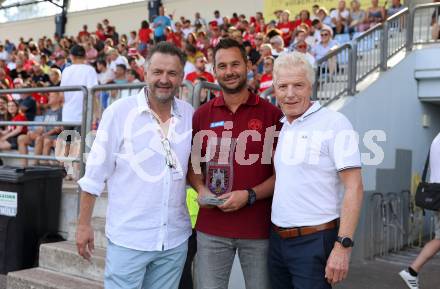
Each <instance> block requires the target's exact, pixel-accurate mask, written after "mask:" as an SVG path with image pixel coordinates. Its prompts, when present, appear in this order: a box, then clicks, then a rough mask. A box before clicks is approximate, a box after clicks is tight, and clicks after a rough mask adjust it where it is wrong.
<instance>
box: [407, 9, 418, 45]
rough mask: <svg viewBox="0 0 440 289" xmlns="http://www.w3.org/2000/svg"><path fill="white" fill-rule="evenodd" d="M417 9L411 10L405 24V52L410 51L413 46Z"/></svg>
mask: <svg viewBox="0 0 440 289" xmlns="http://www.w3.org/2000/svg"><path fill="white" fill-rule="evenodd" d="M416 11H417V9H415V8H411V10H410V12H409V15H408V17H409V20H408V21H407V23H406V25H407V26H406V51H411V50H412V49H413V45H414V19H415V14H416Z"/></svg>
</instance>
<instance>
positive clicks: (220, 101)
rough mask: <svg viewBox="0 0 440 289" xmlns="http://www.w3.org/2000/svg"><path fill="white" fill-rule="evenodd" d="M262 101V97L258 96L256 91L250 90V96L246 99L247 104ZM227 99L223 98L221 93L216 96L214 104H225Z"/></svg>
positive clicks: (255, 103)
mask: <svg viewBox="0 0 440 289" xmlns="http://www.w3.org/2000/svg"><path fill="white" fill-rule="evenodd" d="M259 102H260V98H259V97H257V95H256V94H255V93H252V92H251V91H250V90H249V97H248V99H247V101H246V103H245V104H247V105H257V104H258V103H259ZM225 105H226V103H225V99H224V98H223V95H220V96H219V97H216V98H215V100H214V106H216V107H218V106H225Z"/></svg>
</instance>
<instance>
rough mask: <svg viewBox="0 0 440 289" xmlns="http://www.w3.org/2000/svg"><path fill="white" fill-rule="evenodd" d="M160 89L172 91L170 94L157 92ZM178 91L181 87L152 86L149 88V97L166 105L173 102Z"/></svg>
mask: <svg viewBox="0 0 440 289" xmlns="http://www.w3.org/2000/svg"><path fill="white" fill-rule="evenodd" d="M159 88H171V89H172V90H171V92H170V93H159V92H158V91H157V90H158V89H159ZM178 90H179V87H173V86H172V85H158V84H154V85H151V86H149V88H148V92H149V95H151V96H152V97H154V98H155V99H156V100H157V101H159V102H161V103H166V102H169V101H171V100H173V98H174V96H176V95H177V92H178Z"/></svg>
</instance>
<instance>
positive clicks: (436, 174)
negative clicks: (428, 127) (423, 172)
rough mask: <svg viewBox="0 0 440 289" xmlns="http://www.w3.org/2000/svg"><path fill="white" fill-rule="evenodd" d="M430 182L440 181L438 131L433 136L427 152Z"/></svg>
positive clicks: (439, 140)
mask: <svg viewBox="0 0 440 289" xmlns="http://www.w3.org/2000/svg"><path fill="white" fill-rule="evenodd" d="M429 166H430V169H431V172H430V178H429V182H430V183H440V133H439V134H438V135H437V136H436V137H435V138H434V140H433V141H432V144H431V150H430V154H429Z"/></svg>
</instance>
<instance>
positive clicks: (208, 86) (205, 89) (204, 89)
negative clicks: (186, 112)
mask: <svg viewBox="0 0 440 289" xmlns="http://www.w3.org/2000/svg"><path fill="white" fill-rule="evenodd" d="M220 90H221V88H220V86H219V85H218V84H215V83H211V82H207V81H199V82H198V83H197V84H196V85H195V86H194V93H193V97H192V105H193V107H194V109H197V108H198V107H199V106H200V102H201V98H202V96H203V97H205V95H203V94H204V93H206V101H209V100H211V98H212V97H213V95H214V93H213V91H214V92H216V91H220Z"/></svg>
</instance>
